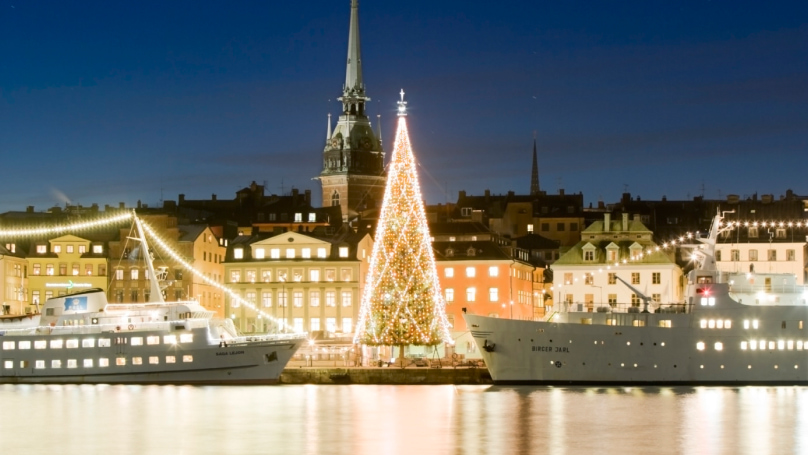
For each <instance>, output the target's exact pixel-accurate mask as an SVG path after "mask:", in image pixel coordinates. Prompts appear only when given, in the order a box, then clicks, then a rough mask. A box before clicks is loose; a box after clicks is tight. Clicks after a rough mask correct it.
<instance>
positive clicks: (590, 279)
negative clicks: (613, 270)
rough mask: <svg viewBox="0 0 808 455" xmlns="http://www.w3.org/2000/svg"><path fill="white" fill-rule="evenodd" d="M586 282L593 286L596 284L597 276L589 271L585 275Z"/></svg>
mask: <svg viewBox="0 0 808 455" xmlns="http://www.w3.org/2000/svg"><path fill="white" fill-rule="evenodd" d="M584 284H585V285H587V286H592V285H593V284H595V276H594V275H592V274H591V273H587V274H586V275H584Z"/></svg>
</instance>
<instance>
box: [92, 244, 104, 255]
mask: <svg viewBox="0 0 808 455" xmlns="http://www.w3.org/2000/svg"><path fill="white" fill-rule="evenodd" d="M103 252H104V246H103V245H93V254H101V253H103Z"/></svg>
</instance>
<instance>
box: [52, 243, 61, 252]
mask: <svg viewBox="0 0 808 455" xmlns="http://www.w3.org/2000/svg"><path fill="white" fill-rule="evenodd" d="M53 252H54V253H61V252H62V245H53Z"/></svg>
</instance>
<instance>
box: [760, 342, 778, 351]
mask: <svg viewBox="0 0 808 455" xmlns="http://www.w3.org/2000/svg"><path fill="white" fill-rule="evenodd" d="M760 345H761V346H763V343H762V342H761V343H760ZM774 346H775V343H774V341H769V349H771V350H774Z"/></svg>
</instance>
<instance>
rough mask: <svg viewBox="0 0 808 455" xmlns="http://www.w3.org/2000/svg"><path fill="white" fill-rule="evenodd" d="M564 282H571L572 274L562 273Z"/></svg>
mask: <svg viewBox="0 0 808 455" xmlns="http://www.w3.org/2000/svg"><path fill="white" fill-rule="evenodd" d="M564 284H572V274H571V273H565V274H564Z"/></svg>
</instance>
